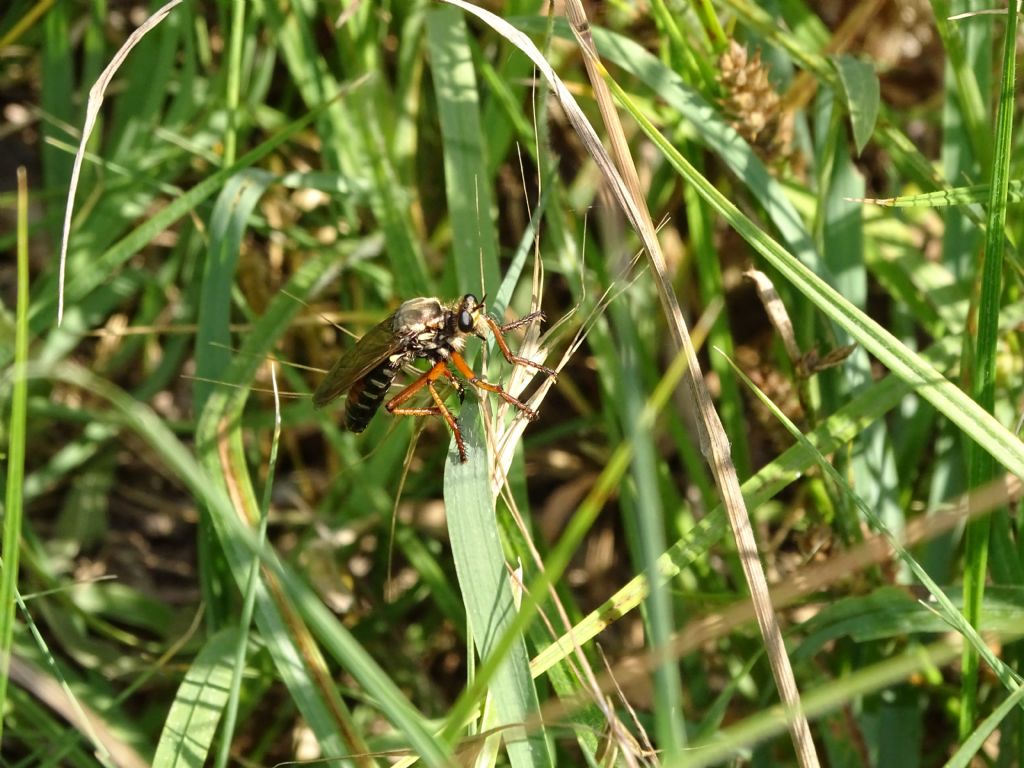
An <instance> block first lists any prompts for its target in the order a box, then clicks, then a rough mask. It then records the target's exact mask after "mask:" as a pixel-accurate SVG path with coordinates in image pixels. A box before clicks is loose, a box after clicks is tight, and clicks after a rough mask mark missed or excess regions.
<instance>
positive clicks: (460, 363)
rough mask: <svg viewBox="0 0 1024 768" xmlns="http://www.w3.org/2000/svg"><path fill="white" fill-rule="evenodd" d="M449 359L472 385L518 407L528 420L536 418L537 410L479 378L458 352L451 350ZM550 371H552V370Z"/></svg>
mask: <svg viewBox="0 0 1024 768" xmlns="http://www.w3.org/2000/svg"><path fill="white" fill-rule="evenodd" d="M499 338H500V337H499ZM506 349H508V347H506ZM509 354H511V353H509ZM451 361H452V362H453V363H454V364H455V367H456V368H458V369H459V373H461V374H462V375H463V376H465V377H466V380H467V381H468V382H469V383H470V384H472V385H473V386H474V387H479V388H480V389H484V390H487V391H488V392H493V393H494V394H496V395H498V397H500V398H501V399H502V400H504V401H505V402H506V403H509V404H510V405H514V406H515V407H516V408H518V409H519V410H520V411H522V412H523V413H524V414H526V418H528V419H529V420H530V421H536V420H537V412H536V411H535V410H533V408H531V407H530V406H528V405H527V404H526V403H523V402H521V401H519V400H516V399H515V398H514V397H512V395H510V394H509V393H508V392H506V391H505V390H504V389H503V388H502V386H501V385H500V384H491V382H489V381H484V380H483V379H481V378H480V377H479V376H477V375H476V373H474V372H473V369H472V368H470V367H469V363H467V362H466V359H465V358H464V357H463V356H462V355H460V354H459V353H458V352H452V360H451ZM510 361H511V360H510ZM527 362H529V361H527ZM552 373H554V372H553V371H552Z"/></svg>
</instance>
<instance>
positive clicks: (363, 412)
mask: <svg viewBox="0 0 1024 768" xmlns="http://www.w3.org/2000/svg"><path fill="white" fill-rule="evenodd" d="M401 367H402V363H401V360H399V361H396V362H392V361H391V360H385V361H384V362H383V363H381V364H380V365H378V366H377V367H376V368H374V369H373V370H372V371H370V372H369V373H368V374H366V375H365V376H364V377H363V378H361V379H360V380H359V381H357V382H356V383H355V384H353V385H352V388H351V389H349V391H348V402H347V403H346V405H345V428H346V429H348V430H349V431H351V432H362V431H363V430H364V429H366V425H367V424H369V423H370V419H372V418H373V414H375V413H376V412H377V409H378V408H380V404H381V403H382V402H383V401H384V395H386V394H387V392H388V389H389V388H390V387H391V382H392V381H394V379H395V376H396V375H397V374H398V371H399V370H400V369H401Z"/></svg>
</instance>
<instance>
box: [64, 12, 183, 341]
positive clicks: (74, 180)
mask: <svg viewBox="0 0 1024 768" xmlns="http://www.w3.org/2000/svg"><path fill="white" fill-rule="evenodd" d="M181 2H182V0H171V2H169V3H167V4H166V5H164V6H162V7H161V8H160V9H159V10H158V11H157V12H156V13H154V14H153V15H152V16H150V17H149V18H148V19H146V21H145V22H144V23H143V24H142V26H140V27H139V28H138V29H136V30H135V31H134V32H132V33H131V34H130V35H129V36H128V39H127V40H125V41H124V45H122V46H121V47H120V48H118V50H117V53H115V54H114V58H112V59H111V60H110V63H109V64H107V66H106V67H105V68H104V70H103V71H102V72H101V73H100V76H99V77H98V78H97V79H96V82H95V83H94V84H93V86H92V88H90V89H89V103H88V105H87V106H86V110H85V125H83V126H82V139H81V141H79V143H78V151H77V152H75V164H74V166H73V167H72V169H71V182H70V183H69V184H68V202H67V204H66V205H65V207H64V234H63V236H62V237H61V241H60V278H59V280H58V289H57V290H58V292H59V293H58V297H57V325H58V326H59V325H60V324H61V321H62V320H63V319H64V271H65V267H66V264H67V258H68V239H69V238H70V236H71V214H72V212H73V211H74V208H75V190H77V189H78V177H79V175H80V174H81V172H82V160H83V159H84V158H85V146H86V144H88V143H89V137H90V136H91V135H92V129H93V128H95V127H96V119H97V118H98V117H99V114H100V107H102V106H103V96H104V94H106V92H107V88H108V87H109V86H110V81H111V80H113V79H114V75H116V74H117V70H119V69H120V68H121V65H122V64H124V61H125V59H127V58H128V54H129V53H131V52H132V48H134V47H135V46H136V45H138V44H139V41H141V40H142V38H144V37H145V36H146V35H147V34H149V31H150V30H151V29H153V28H154V27H156V26H157V25H158V24H159V23H160V22H161V21H163V20H164V19H165V18H166V17H167V14H169V13H170V12H171V11H172V10H173V9H174V6H176V5H180V4H181Z"/></svg>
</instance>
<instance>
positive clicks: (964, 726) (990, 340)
mask: <svg viewBox="0 0 1024 768" xmlns="http://www.w3.org/2000/svg"><path fill="white" fill-rule="evenodd" d="M1003 37H1004V43H1003V77H1002V81H1001V86H1000V92H999V107H998V111H997V113H996V133H995V150H994V153H993V164H992V182H991V185H990V187H989V200H988V224H987V227H986V230H985V250H984V254H983V257H982V258H983V261H982V263H981V286H980V287H981V289H980V292H979V293H980V298H979V301H978V337H977V340H976V342H975V345H974V355H973V364H974V369H973V377H972V381H971V391H972V394H973V396H974V400H975V401H976V402H977V403H978V405H979V406H980V407H981V408H983V409H984V410H985V411H986V412H987V413H992V412H993V411H994V410H995V364H996V341H997V334H998V330H999V298H1000V294H1001V292H1002V272H1003V233H1004V231H1005V228H1006V195H1007V187H1008V182H1009V174H1010V155H1011V150H1012V147H1011V140H1012V131H1013V110H1014V90H1013V89H1014V68H1015V66H1016V58H1017V49H1016V41H1017V7H1016V4H1014V3H1011V4H1010V5H1009V7H1008V11H1007V19H1006V32H1005V33H1004V36H1003ZM967 453H968V466H967V473H968V475H967V476H968V487H969V488H978V487H980V486H981V485H983V484H984V483H986V482H988V481H989V480H991V479H992V478H993V477H995V472H996V463H995V460H994V459H993V457H992V455H991V454H990V453H989V452H988V451H985V450H983V449H982V448H980V447H979V446H977V445H974V444H971V445H969V446H968V449H967ZM994 514H996V515H999V514H1001V513H1000V511H998V510H997V511H996V512H995V513H994ZM1002 514H1005V511H1003V512H1002ZM990 530H991V519H990V518H988V517H983V518H980V519H978V520H976V521H974V522H972V523H970V524H969V525H968V526H967V544H966V552H965V560H966V567H965V569H964V587H963V589H964V615H965V616H966V618H967V620H968V621H969V622H970V623H971V625H972V626H974V627H977V626H978V624H979V622H980V620H981V608H982V602H983V600H984V596H985V578H986V574H987V572H988V554H989V533H990ZM977 689H978V654H977V652H976V651H975V650H974V649H972V648H971V647H970V646H969V645H968V646H964V655H963V678H962V683H961V687H960V736H961V737H962V738H963V737H966V736H967V735H969V734H970V732H971V731H972V730H973V728H974V721H975V719H976V717H977Z"/></svg>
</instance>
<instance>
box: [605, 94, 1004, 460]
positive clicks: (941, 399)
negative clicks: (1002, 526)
mask: <svg viewBox="0 0 1024 768" xmlns="http://www.w3.org/2000/svg"><path fill="white" fill-rule="evenodd" d="M612 87H613V90H614V91H615V93H616V97H617V98H619V99H620V101H621V102H622V103H623V105H624V106H625V107H626V108H627V110H628V111H629V112H630V114H631V115H633V117H634V118H635V119H636V120H637V122H638V123H639V125H640V126H641V128H642V129H643V130H644V132H645V133H646V134H647V135H648V136H649V137H650V138H651V139H652V140H653V141H654V142H655V144H657V145H658V147H659V148H660V149H661V151H662V152H663V153H664V155H665V157H666V158H667V159H668V161H669V162H670V163H672V165H673V166H674V167H675V168H676V170H677V171H678V172H679V174H680V176H682V177H683V178H684V179H685V180H686V181H687V182H688V183H690V184H693V185H694V187H695V188H696V189H697V190H698V191H699V192H700V194H701V196H702V197H703V198H704V199H705V200H707V201H708V203H709V204H710V205H711V206H712V208H714V210H716V211H717V212H718V214H719V215H720V216H722V218H723V219H725V221H726V222H728V224H729V225H730V226H731V227H732V228H733V229H735V230H736V232H737V233H739V234H740V235H741V236H742V237H743V239H744V240H746V241H747V242H748V243H749V244H750V245H751V246H752V247H753V248H754V249H755V250H756V251H757V252H758V253H760V254H761V255H762V256H763V257H764V258H765V259H766V260H767V261H768V262H769V263H770V264H771V265H772V266H773V267H775V268H776V269H777V270H778V271H779V272H780V273H781V274H782V275H783V276H784V277H785V278H786V279H787V280H789V281H790V282H791V283H792V284H793V286H794V287H795V288H796V289H797V290H799V291H800V293H802V294H803V295H804V296H806V297H807V298H808V299H809V300H810V301H811V302H812V303H813V304H814V305H815V306H816V307H817V308H818V309H819V310H821V312H823V313H824V314H825V315H826V316H828V317H829V318H831V319H832V321H833V322H834V323H835V324H836V325H838V326H839V327H840V328H843V329H845V330H846V332H847V333H849V334H850V336H851V337H853V338H854V339H855V340H856V341H857V342H858V343H860V344H861V345H862V346H863V347H864V348H865V349H866V350H867V351H868V352H870V353H871V354H873V355H874V356H875V357H877V358H878V359H879V360H880V361H881V362H882V363H883V364H884V365H885V366H886V367H887V368H888V369H889V370H891V371H892V372H893V373H895V374H896V375H897V376H899V377H900V378H902V379H903V380H904V381H906V382H907V383H909V384H911V386H912V387H913V388H914V390H915V391H916V392H917V393H918V394H919V395H921V396H922V397H923V398H924V399H926V400H927V401H928V402H930V403H931V404H932V405H933V406H935V408H936V409H937V410H938V411H939V412H940V413H942V414H943V415H944V416H946V418H948V419H950V420H951V421H952V422H954V423H955V424H957V425H958V426H959V427H960V428H961V429H962V430H963V432H964V433H965V434H966V435H968V436H969V437H970V438H971V439H972V440H974V441H975V442H976V443H977V444H978V445H979V446H981V447H982V448H984V449H985V450H986V451H987V452H989V453H990V454H991V455H992V457H993V458H995V460H996V461H997V462H999V463H1000V464H1002V465H1003V466H1004V467H1006V469H1008V470H1009V471H1011V472H1013V473H1014V474H1018V475H1020V474H1024V443H1022V442H1021V441H1020V439H1018V438H1017V436H1016V435H1014V434H1013V433H1011V432H1010V431H1009V430H1007V429H1006V427H1004V426H1003V425H1002V424H1000V423H999V422H998V421H996V419H995V418H993V416H992V415H991V414H990V413H988V412H986V411H985V410H984V409H983V408H981V407H980V406H979V405H978V404H977V403H976V402H975V401H974V400H972V399H971V398H970V397H969V396H968V395H966V394H965V393H964V392H962V391H961V390H960V389H959V388H958V387H957V386H956V385H955V384H953V383H952V382H950V381H949V380H948V379H946V378H945V377H944V376H942V374H940V373H939V372H938V371H937V370H935V368H933V367H932V366H931V365H929V364H928V363H927V362H926V361H925V360H924V359H922V358H921V356H920V355H918V354H917V353H916V352H914V351H913V350H910V349H908V348H907V347H905V346H904V345H903V344H901V343H900V342H899V340H898V339H897V338H896V337H895V336H893V335H892V334H891V333H890V332H889V331H887V330H886V329H885V328H883V327H882V326H881V325H879V324H878V323H876V322H875V321H874V320H872V319H871V318H870V317H868V316H867V315H865V314H864V313H863V312H861V311H860V310H859V309H857V308H856V307H855V306H853V305H852V304H851V303H850V302H849V301H847V300H846V299H845V298H844V297H843V296H842V295H841V294H840V293H839V292H838V291H836V290H835V289H834V288H832V287H831V286H830V285H829V284H828V283H826V282H825V281H824V280H822V279H821V278H820V277H819V276H818V275H817V274H815V273H814V272H812V271H811V270H810V269H808V268H807V267H806V266H805V265H804V264H802V263H801V262H800V261H799V260H798V259H796V258H795V257H794V256H793V255H792V254H790V253H789V252H787V251H786V250H785V249H784V248H783V247H782V246H781V245H779V243H778V242H777V241H776V240H775V239H773V238H772V237H771V236H770V235H768V234H767V233H766V232H764V231H763V230H762V229H760V228H759V227H758V226H757V224H755V223H754V222H753V221H751V220H750V219H749V218H748V217H747V216H745V215H744V214H743V213H742V212H741V211H740V209H739V208H737V207H736V205H735V203H733V202H732V201H731V200H729V199H728V198H727V197H726V196H725V195H723V194H722V193H721V192H720V191H719V190H718V189H716V188H715V187H714V186H713V185H712V184H710V183H709V182H708V181H707V179H705V178H704V177H703V176H701V175H700V174H699V173H697V172H696V170H695V169H694V168H693V166H692V165H691V164H690V163H689V161H687V160H686V158H684V157H683V156H682V155H680V154H679V152H678V151H677V150H676V148H675V147H674V146H673V145H672V143H671V142H669V141H668V140H667V139H666V138H665V137H664V136H663V135H662V134H661V133H660V132H659V131H658V129H657V128H656V127H655V126H654V125H653V124H652V123H651V122H650V120H649V119H648V118H647V116H646V115H645V114H643V113H642V111H641V110H639V109H638V108H637V107H636V105H635V104H633V102H632V99H630V98H629V97H628V95H626V94H625V93H624V92H623V91H622V89H621V88H619V87H618V85H617V84H615V83H614V82H612ZM1000 231H1001V230H1000Z"/></svg>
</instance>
